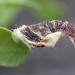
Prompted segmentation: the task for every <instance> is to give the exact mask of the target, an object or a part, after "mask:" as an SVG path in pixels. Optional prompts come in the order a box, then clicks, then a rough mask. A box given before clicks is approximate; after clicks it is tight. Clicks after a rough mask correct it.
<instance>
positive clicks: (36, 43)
mask: <svg viewBox="0 0 75 75" xmlns="http://www.w3.org/2000/svg"><path fill="white" fill-rule="evenodd" d="M14 32H15V33H16V35H18V36H19V37H20V38H21V39H22V40H23V41H25V42H27V43H28V44H29V45H30V46H31V47H54V46H55V44H56V43H57V41H58V40H59V38H60V37H63V36H68V37H69V38H70V40H71V41H72V43H73V45H74V46H75V26H72V25H71V23H69V22H67V21H61V20H53V21H48V22H41V23H37V24H33V25H28V26H27V25H22V26H21V27H19V28H17V29H15V30H14Z"/></svg>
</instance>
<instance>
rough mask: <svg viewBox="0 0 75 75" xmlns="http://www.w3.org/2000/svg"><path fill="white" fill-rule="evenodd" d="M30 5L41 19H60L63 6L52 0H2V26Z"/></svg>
mask: <svg viewBox="0 0 75 75" xmlns="http://www.w3.org/2000/svg"><path fill="white" fill-rule="evenodd" d="M24 7H29V8H32V9H33V10H34V11H35V14H36V15H37V17H38V18H39V19H44V20H50V19H59V18H61V17H62V15H63V13H64V12H63V8H62V7H61V6H60V5H59V4H57V3H54V2H53V1H52V0H0V26H3V27H7V26H9V24H10V23H11V22H12V21H13V19H15V17H17V16H18V14H19V12H20V11H21V9H22V8H24Z"/></svg>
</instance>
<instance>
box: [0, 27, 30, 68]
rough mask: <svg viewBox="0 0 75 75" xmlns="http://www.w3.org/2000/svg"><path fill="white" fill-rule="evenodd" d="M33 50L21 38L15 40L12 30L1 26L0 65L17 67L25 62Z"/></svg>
mask: <svg viewBox="0 0 75 75" xmlns="http://www.w3.org/2000/svg"><path fill="white" fill-rule="evenodd" d="M30 52H31V48H30V46H29V45H27V44H26V43H25V42H23V41H22V40H21V39H18V42H17V43H16V42H14V41H13V39H12V31H10V30H8V29H6V28H2V27H0V65H1V66H8V67H15V66H19V65H21V64H23V63H24V61H25V60H26V59H27V58H28V56H29V54H30Z"/></svg>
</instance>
